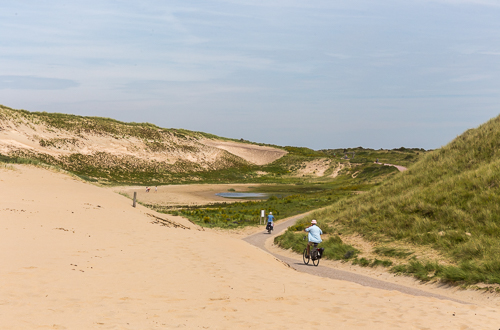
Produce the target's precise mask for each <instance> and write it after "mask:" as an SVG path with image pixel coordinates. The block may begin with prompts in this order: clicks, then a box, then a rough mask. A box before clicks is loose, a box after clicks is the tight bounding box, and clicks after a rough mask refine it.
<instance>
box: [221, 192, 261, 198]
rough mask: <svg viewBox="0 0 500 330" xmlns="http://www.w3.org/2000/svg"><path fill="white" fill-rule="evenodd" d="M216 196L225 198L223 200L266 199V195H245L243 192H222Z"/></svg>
mask: <svg viewBox="0 0 500 330" xmlns="http://www.w3.org/2000/svg"><path fill="white" fill-rule="evenodd" d="M215 195H216V196H220V197H225V198H260V199H265V198H268V197H269V195H268V194H264V193H245V192H241V193H239V192H223V193H217V194H215Z"/></svg>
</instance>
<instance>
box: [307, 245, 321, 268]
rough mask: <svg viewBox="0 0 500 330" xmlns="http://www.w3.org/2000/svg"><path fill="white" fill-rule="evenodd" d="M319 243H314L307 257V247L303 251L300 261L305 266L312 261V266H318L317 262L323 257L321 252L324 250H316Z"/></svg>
mask: <svg viewBox="0 0 500 330" xmlns="http://www.w3.org/2000/svg"><path fill="white" fill-rule="evenodd" d="M318 244H319V243H314V248H312V249H311V254H310V255H307V247H306V248H305V249H304V252H303V253H302V259H303V260H304V263H305V264H306V265H308V264H309V261H310V260H312V262H313V265H314V266H318V265H319V260H320V259H321V256H322V255H323V251H324V250H325V249H323V248H318Z"/></svg>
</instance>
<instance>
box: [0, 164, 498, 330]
mask: <svg viewBox="0 0 500 330" xmlns="http://www.w3.org/2000/svg"><path fill="white" fill-rule="evenodd" d="M16 168H17V170H15V171H13V170H7V169H3V168H1V167H0V187H1V189H0V262H1V267H0V283H1V286H0V329H157V328H158V329H170V328H186V329H197V328H200V329H234V328H254V329H263V328H265V329H299V328H300V329H303V328H309V329H333V328H335V329H366V328H370V329H497V328H499V324H500V314H498V311H497V310H495V309H492V308H489V307H483V306H476V305H461V304H458V303H454V302H450V301H441V300H436V299H432V298H424V297H413V296H408V295H405V294H401V293H397V292H388V291H381V290H377V289H371V288H367V287H362V286H359V285H356V284H352V283H347V282H342V281H335V280H330V279H325V278H320V277H315V276H312V275H308V274H302V273H298V272H296V271H293V270H291V269H290V268H288V267H287V266H285V265H283V264H282V263H280V262H278V261H276V260H275V259H274V257H272V256H271V255H269V254H267V253H265V252H263V251H260V250H258V249H257V248H256V247H253V246H251V245H249V244H247V243H245V242H243V241H241V240H238V239H234V238H230V237H226V236H223V235H221V234H217V233H213V232H207V231H200V230H197V228H196V227H195V226H193V225H192V224H191V223H190V222H188V221H187V220H183V219H181V218H178V217H167V216H165V215H162V214H155V213H154V212H152V211H150V210H147V209H145V208H142V207H138V208H137V209H134V208H132V207H131V202H130V200H129V199H127V198H125V197H123V196H120V195H118V194H116V193H114V192H112V191H111V190H109V189H102V188H99V187H95V186H92V185H90V184H86V183H82V182H80V181H76V180H74V179H73V178H70V177H67V176H65V175H63V174H60V173H53V172H49V171H46V170H43V169H38V168H32V167H22V166H18V167H16ZM148 214H151V215H153V216H158V217H161V218H163V219H165V220H169V221H173V222H175V223H177V224H179V225H182V226H184V227H189V228H190V229H182V228H180V227H178V228H175V227H167V226H161V225H159V224H154V223H152V221H153V220H154V219H155V218H153V217H151V216H150V215H148Z"/></svg>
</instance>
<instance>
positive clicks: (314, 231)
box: [304, 219, 323, 258]
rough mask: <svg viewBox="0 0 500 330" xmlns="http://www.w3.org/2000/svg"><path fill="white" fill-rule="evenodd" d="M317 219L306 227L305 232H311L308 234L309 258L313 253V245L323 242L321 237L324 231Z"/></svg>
mask: <svg viewBox="0 0 500 330" xmlns="http://www.w3.org/2000/svg"><path fill="white" fill-rule="evenodd" d="M316 224H317V221H316V220H314V219H313V220H312V221H311V225H310V226H309V227H307V228H306V229H304V231H305V232H308V233H309V234H308V235H307V239H308V242H307V258H309V255H310V254H311V245H318V244H319V243H321V242H323V240H322V239H321V235H323V231H322V230H321V228H319V227H318V226H317V225H316Z"/></svg>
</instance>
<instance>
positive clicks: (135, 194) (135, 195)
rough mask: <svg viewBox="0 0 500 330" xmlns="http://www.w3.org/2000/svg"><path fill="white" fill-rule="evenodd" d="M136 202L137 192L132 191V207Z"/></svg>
mask: <svg viewBox="0 0 500 330" xmlns="http://www.w3.org/2000/svg"><path fill="white" fill-rule="evenodd" d="M136 201H137V191H134V201H133V203H132V206H133V207H135V203H136Z"/></svg>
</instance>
